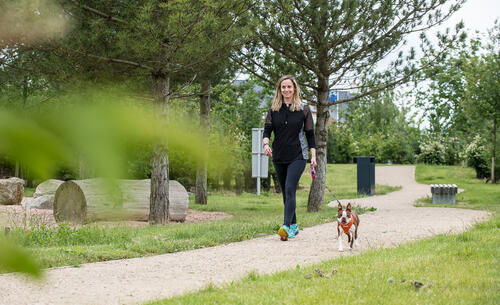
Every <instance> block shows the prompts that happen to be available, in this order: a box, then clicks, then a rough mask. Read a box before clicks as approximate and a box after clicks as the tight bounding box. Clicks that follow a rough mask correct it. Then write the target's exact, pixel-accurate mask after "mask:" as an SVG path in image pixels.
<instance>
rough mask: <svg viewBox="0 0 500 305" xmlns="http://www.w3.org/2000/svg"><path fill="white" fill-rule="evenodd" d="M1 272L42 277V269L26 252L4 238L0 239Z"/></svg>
mask: <svg viewBox="0 0 500 305" xmlns="http://www.w3.org/2000/svg"><path fill="white" fill-rule="evenodd" d="M0 270H7V271H9V272H22V273H27V274H30V275H32V276H35V277H40V276H41V271H40V268H39V267H38V266H37V264H35V262H34V261H33V259H32V258H31V257H30V256H29V255H28V254H27V253H26V251H24V250H22V249H21V248H19V247H18V246H16V245H14V244H13V243H11V242H9V241H7V240H6V239H5V238H2V237H0Z"/></svg>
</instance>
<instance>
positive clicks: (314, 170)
mask: <svg viewBox="0 0 500 305" xmlns="http://www.w3.org/2000/svg"><path fill="white" fill-rule="evenodd" d="M311 177H312V179H313V180H316V169H315V168H314V166H313V165H312V164H311ZM325 188H326V189H327V190H328V192H329V193H330V194H331V195H332V196H333V198H335V200H337V202H338V203H339V204H340V205H342V203H340V201H339V200H338V199H337V196H335V194H334V193H333V192H332V191H331V190H330V189H329V188H328V186H327V185H326V181H325Z"/></svg>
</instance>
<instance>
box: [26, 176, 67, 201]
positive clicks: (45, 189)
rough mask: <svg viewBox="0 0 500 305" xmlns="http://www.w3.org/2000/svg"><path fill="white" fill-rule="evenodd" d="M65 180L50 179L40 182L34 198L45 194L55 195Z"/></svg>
mask: <svg viewBox="0 0 500 305" xmlns="http://www.w3.org/2000/svg"><path fill="white" fill-rule="evenodd" d="M63 182H64V181H61V180H56V179H50V180H47V181H44V182H42V183H40V184H39V185H38V186H37V187H36V190H35V193H34V194H33V198H37V197H40V196H44V195H55V194H56V190H57V188H58V187H59V185H61V184H62V183H63Z"/></svg>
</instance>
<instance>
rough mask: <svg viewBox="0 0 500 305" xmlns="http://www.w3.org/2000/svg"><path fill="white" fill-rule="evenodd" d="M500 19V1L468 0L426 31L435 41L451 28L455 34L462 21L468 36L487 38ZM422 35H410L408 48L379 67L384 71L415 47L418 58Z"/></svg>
mask: <svg viewBox="0 0 500 305" xmlns="http://www.w3.org/2000/svg"><path fill="white" fill-rule="evenodd" d="M496 19H500V0H468V1H467V2H466V3H465V4H464V5H463V6H462V7H461V8H460V9H459V10H458V11H457V12H455V13H454V14H453V15H452V16H451V17H450V18H449V19H447V20H446V21H445V22H443V23H442V24H441V25H439V26H435V27H433V28H431V29H429V30H427V31H426V34H427V37H428V38H429V39H433V38H434V37H435V36H436V32H438V31H439V32H444V31H445V30H446V28H450V30H451V33H453V32H454V29H455V25H456V24H457V23H459V22H460V21H463V22H464V25H465V30H466V32H467V34H468V36H469V37H470V36H472V35H474V32H475V31H479V32H482V33H484V35H485V37H487V31H488V30H489V29H491V28H493V26H494V24H495V20H496ZM499 22H500V20H499ZM419 35H420V33H413V34H411V35H409V36H408V37H407V38H406V40H407V45H406V46H401V47H400V48H398V49H396V50H395V51H394V52H393V53H392V54H391V55H389V56H388V57H386V58H385V59H383V60H381V61H380V62H379V65H378V67H379V68H380V69H384V68H385V67H387V65H389V63H390V62H391V60H393V59H394V58H395V56H396V55H397V54H398V52H399V51H400V50H403V51H405V53H406V51H407V50H408V49H409V48H410V47H414V48H415V51H416V54H417V57H418V56H419V55H420V54H421V53H420V52H419V50H420V38H419Z"/></svg>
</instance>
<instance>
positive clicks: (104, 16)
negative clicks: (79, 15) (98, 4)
mask: <svg viewBox="0 0 500 305" xmlns="http://www.w3.org/2000/svg"><path fill="white" fill-rule="evenodd" d="M68 1H69V2H71V3H73V4H75V5H76V6H79V7H80V8H82V9H84V10H86V11H88V12H91V13H92V14H94V15H98V16H100V17H102V18H104V19H108V20H111V21H115V22H118V23H121V24H128V22H126V21H125V20H123V19H120V18H117V17H113V16H111V15H109V14H106V13H104V12H101V11H99V10H96V9H95V8H91V7H89V6H86V5H83V4H80V3H79V2H78V1H76V0H68Z"/></svg>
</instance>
